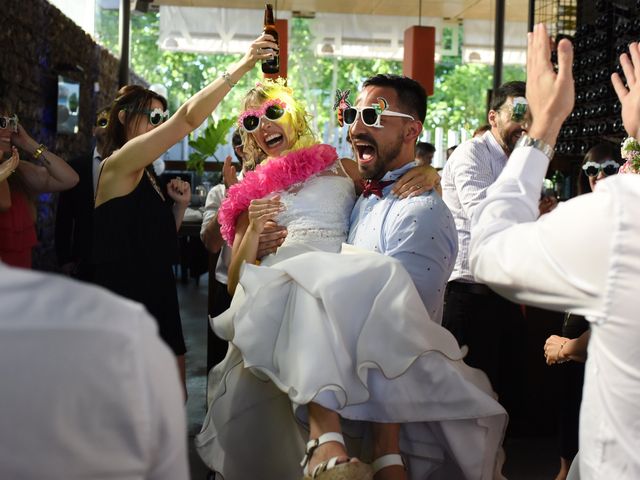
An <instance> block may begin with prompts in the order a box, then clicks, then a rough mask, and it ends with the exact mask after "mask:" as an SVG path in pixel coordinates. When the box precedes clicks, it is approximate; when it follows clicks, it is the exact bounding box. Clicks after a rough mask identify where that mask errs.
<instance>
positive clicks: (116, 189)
mask: <svg viewBox="0 0 640 480" xmlns="http://www.w3.org/2000/svg"><path fill="white" fill-rule="evenodd" d="M272 40H273V39H272V38H271V37H267V36H265V35H263V36H261V37H260V38H258V39H257V40H255V41H254V42H253V43H252V44H251V47H250V49H249V51H248V52H247V53H246V54H245V56H244V57H243V58H242V59H241V60H240V61H239V62H238V63H236V64H235V65H233V66H232V67H231V68H230V69H229V70H228V71H227V72H225V73H224V74H223V75H222V76H221V77H220V78H217V79H215V80H214V81H213V82H211V83H210V84H209V85H207V86H206V87H205V88H203V89H202V90H201V91H200V92H198V93H196V94H195V95H194V96H193V97H191V98H190V99H189V100H187V101H186V102H185V103H184V104H183V105H182V106H181V107H180V108H179V109H178V111H177V112H176V113H175V114H174V115H173V116H171V117H169V112H168V111H167V101H166V99H165V98H164V97H162V96H160V95H158V94H157V93H155V92H153V91H151V90H147V89H146V88H143V87H141V86H136V85H128V86H125V87H123V88H122V89H121V90H120V91H119V92H118V95H117V96H116V98H115V100H114V101H113V103H112V104H111V107H110V113H109V118H108V124H107V126H106V134H105V145H104V149H103V151H102V152H101V153H102V155H103V158H104V160H103V161H102V164H101V172H100V176H99V180H98V186H97V191H96V200H95V211H94V217H93V218H94V244H93V261H94V265H95V266H94V268H95V273H94V275H95V281H96V282H97V283H98V284H100V285H103V286H104V287H106V288H108V289H110V290H112V291H114V292H116V293H118V294H120V295H123V296H125V297H128V298H131V299H133V300H136V301H138V302H141V303H142V304H144V305H145V307H146V308H147V310H148V311H149V313H151V315H152V316H153V317H154V318H155V319H156V321H157V322H158V327H159V332H160V336H161V337H162V339H163V340H164V341H165V342H166V343H167V344H168V345H169V346H170V347H171V349H172V350H173V352H174V354H175V355H176V357H177V362H178V366H179V369H180V372H181V375H182V378H183V381H184V379H185V366H184V354H185V351H186V347H185V343H184V338H183V334H182V325H181V320H180V312H179V307H178V297H177V292H176V285H175V278H174V273H173V264H174V263H175V262H176V260H177V255H178V252H177V245H178V242H177V231H178V229H179V228H180V224H181V223H182V218H183V216H184V212H185V210H186V208H187V206H188V205H189V201H190V198H191V188H190V185H189V183H187V182H184V181H182V180H180V179H173V180H171V181H170V182H169V183H168V184H167V186H166V189H165V188H162V187H161V185H160V182H159V181H158V178H157V177H156V175H155V173H154V172H153V169H152V167H151V164H152V163H153V161H154V160H156V159H157V158H158V157H160V155H161V154H162V153H164V152H165V151H166V150H168V149H169V148H170V147H171V146H172V145H175V144H176V143H177V142H178V141H180V140H181V139H182V138H184V137H185V135H188V134H189V133H190V132H191V131H193V130H194V129H195V128H197V127H198V126H200V125H201V124H202V122H203V121H204V120H205V118H206V117H207V116H208V115H210V114H211V112H212V111H213V110H214V109H215V108H216V107H217V105H218V104H219V103H220V101H221V100H222V99H223V98H224V96H225V95H226V94H227V93H228V92H229V90H230V89H231V87H232V86H233V84H234V82H235V81H237V80H238V79H239V78H240V77H241V76H242V75H244V74H245V73H246V72H248V71H249V70H251V68H252V67H253V66H254V65H255V63H256V62H257V61H259V60H261V59H265V58H268V57H269V56H270V52H271V50H270V49H271V48H274V47H276V45H275V43H273V41H272ZM260 48H263V49H269V50H268V51H267V50H259V49H260Z"/></svg>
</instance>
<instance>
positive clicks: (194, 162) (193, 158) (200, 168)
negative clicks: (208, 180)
mask: <svg viewBox="0 0 640 480" xmlns="http://www.w3.org/2000/svg"><path fill="white" fill-rule="evenodd" d="M236 120H237V118H236V117H234V118H221V119H220V120H218V121H217V122H216V121H210V122H209V125H208V126H207V128H205V129H204V131H203V132H202V135H200V136H199V137H198V138H196V139H195V140H191V141H189V146H190V147H191V148H193V149H194V152H192V153H191V154H190V155H189V160H187V168H188V169H189V170H195V171H196V172H198V174H200V175H202V174H203V172H204V162H205V161H206V160H207V158H209V157H213V158H215V159H216V161H218V162H219V161H220V159H219V158H218V157H216V156H215V152H216V150H217V149H218V147H219V146H220V145H225V144H226V143H227V134H228V133H229V129H230V128H231V127H233V125H234V124H235V123H236Z"/></svg>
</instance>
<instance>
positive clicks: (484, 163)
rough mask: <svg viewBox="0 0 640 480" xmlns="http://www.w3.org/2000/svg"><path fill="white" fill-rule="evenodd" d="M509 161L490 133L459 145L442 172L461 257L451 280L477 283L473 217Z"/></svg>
mask: <svg viewBox="0 0 640 480" xmlns="http://www.w3.org/2000/svg"><path fill="white" fill-rule="evenodd" d="M507 159H508V157H507V155H506V153H504V150H503V149H502V147H501V146H500V144H499V143H498V142H497V141H496V139H495V137H494V136H493V133H491V131H488V132H485V133H484V135H482V136H481V137H477V138H473V139H471V140H469V141H467V142H464V143H462V144H461V145H459V146H458V148H456V149H455V151H454V152H453V153H452V154H451V157H449V160H447V163H446V164H445V166H444V169H443V170H442V182H441V183H442V199H443V200H444V203H446V204H447V207H449V210H451V213H452V215H453V219H454V221H455V224H456V229H457V230H458V257H457V259H456V264H455V267H454V269H453V273H452V274H451V278H450V280H459V281H462V282H474V281H475V280H474V278H473V275H472V274H471V270H470V269H469V241H470V232H471V217H472V215H473V212H474V211H475V209H476V207H477V206H478V204H479V203H480V202H481V201H482V200H483V199H484V197H485V196H486V194H487V188H489V186H490V185H491V184H492V183H493V182H495V181H496V179H497V178H498V176H499V175H500V172H502V169H503V168H504V166H505V165H506V163H507Z"/></svg>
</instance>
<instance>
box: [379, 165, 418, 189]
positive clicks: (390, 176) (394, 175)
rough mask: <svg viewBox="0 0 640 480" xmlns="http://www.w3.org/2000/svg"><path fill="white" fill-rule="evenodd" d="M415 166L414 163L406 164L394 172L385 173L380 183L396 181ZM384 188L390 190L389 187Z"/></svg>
mask: <svg viewBox="0 0 640 480" xmlns="http://www.w3.org/2000/svg"><path fill="white" fill-rule="evenodd" d="M415 166H416V162H409V163H406V164H404V165H403V166H401V167H400V168H397V169H395V170H391V171H389V172H387V173H385V174H384V176H383V177H382V178H381V179H380V181H381V182H385V181H389V180H397V179H398V178H400V177H401V176H402V175H403V174H404V173H405V172H407V171H408V170H411V169H412V168H413V167H415ZM385 188H391V186H390V185H389V186H388V187H385Z"/></svg>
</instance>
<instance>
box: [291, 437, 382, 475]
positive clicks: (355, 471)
mask: <svg viewBox="0 0 640 480" xmlns="http://www.w3.org/2000/svg"><path fill="white" fill-rule="evenodd" d="M327 442H338V443H340V444H342V446H345V444H344V437H343V436H342V434H340V433H337V432H327V433H324V434H322V435H320V436H319V437H318V438H315V439H313V440H310V441H309V442H307V447H306V449H305V454H304V457H303V458H302V462H300V466H301V467H302V468H304V471H303V472H304V479H303V480H373V473H372V472H371V467H370V466H369V465H367V464H366V463H362V462H351V461H350V460H351V459H349V460H347V461H346V462H343V463H338V459H339V458H340V457H332V458H330V459H329V460H326V461H324V462H320V463H319V464H318V465H316V466H315V468H314V469H313V471H312V472H309V461H310V460H311V457H312V456H313V452H314V451H315V450H316V448H318V447H319V446H320V445H323V444H325V443H327Z"/></svg>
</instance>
